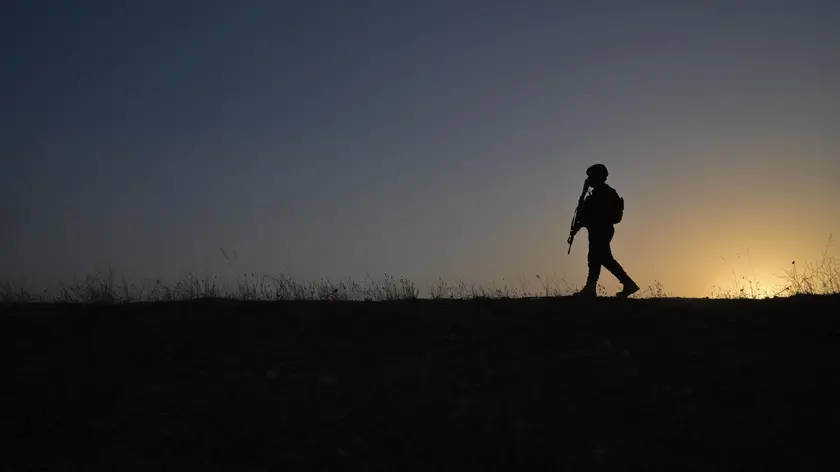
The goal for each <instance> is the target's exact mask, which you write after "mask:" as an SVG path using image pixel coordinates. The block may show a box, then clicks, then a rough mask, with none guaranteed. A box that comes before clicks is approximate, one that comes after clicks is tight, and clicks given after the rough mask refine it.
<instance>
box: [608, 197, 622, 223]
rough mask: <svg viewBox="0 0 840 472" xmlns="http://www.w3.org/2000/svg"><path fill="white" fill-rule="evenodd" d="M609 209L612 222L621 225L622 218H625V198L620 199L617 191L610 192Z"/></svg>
mask: <svg viewBox="0 0 840 472" xmlns="http://www.w3.org/2000/svg"><path fill="white" fill-rule="evenodd" d="M609 209H610V211H609V219H610V222H611V223H612V224H614V225H616V224H618V223H621V220H622V218H624V198H622V197H620V196H619V195H618V192H616V191H615V189H613V191H612V192H610V205H609Z"/></svg>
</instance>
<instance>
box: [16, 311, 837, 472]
mask: <svg viewBox="0 0 840 472" xmlns="http://www.w3.org/2000/svg"><path fill="white" fill-rule="evenodd" d="M0 369H1V370H0V374H1V375H2V376H1V377H0V444H2V449H0V450H2V454H0V469H2V470H4V471H6V470H8V471H26V470H49V471H52V470H62V471H63V470H68V471H70V470H72V471H87V470H103V471H163V470H167V471H168V470H172V471H189V470H195V471H205V470H206V471H212V470H237V471H262V470H325V471H334V470H384V471H403V470H408V471H413V470H464V469H481V470H499V469H508V470H511V469H519V470H540V469H549V468H550V469H553V470H575V471H579V470H692V471H693V470H697V471H712V470H714V471H729V470H768V469H773V470H785V471H794V470H796V471H805V470H840V469H838V468H840V452H839V451H840V450H838V447H837V446H838V444H840V441H838V437H840V436H838V433H839V432H840V408H838V402H840V297H824V298H793V299H775V300H764V301H755V300H744V301H725V300H678V299H668V300H637V301H624V302H621V301H618V300H609V299H605V300H597V301H590V302H584V301H579V300H574V299H568V298H566V299H538V300H477V301H457V300H455V301H432V300H423V301H409V302H383V303H350V302H285V303H237V302H226V301H215V302H191V303H172V304H163V305H136V306H122V307H114V306H112V307H108V306H100V307H97V306H60V305H52V306H50V305H44V306H38V305H27V306H18V307H14V306H5V307H0ZM546 466H548V467H546Z"/></svg>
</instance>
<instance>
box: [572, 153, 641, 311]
mask: <svg viewBox="0 0 840 472" xmlns="http://www.w3.org/2000/svg"><path fill="white" fill-rule="evenodd" d="M586 175H587V179H586V183H585V188H588V187H592V193H591V195H589V196H588V197H586V199H585V200H584V201H583V204H582V206H581V208H579V209H578V213H577V219H576V221H575V222H574V224H573V226H572V236H574V234H576V233H577V232H578V231H580V229H581V228H586V232H587V233H589V255H588V258H587V259H588V263H589V275H588V276H587V278H586V285H585V286H584V287H583V289H582V290H581V291H580V292H577V293H575V295H576V296H591V297H594V296H596V293H595V287H596V285H597V283H598V278H599V277H600V275H601V266H604V267H606V268H607V270H609V271H610V272H612V274H613V275H614V276H615V277H616V278H617V279H618V280H619V282H621V284H622V285H623V290H622V291H620V292H618V293H617V294H616V295H615V296H616V297H621V298H626V297H628V296H630V295H632V294H634V293H636V292H638V291H639V286H638V285H636V282H634V281H633V279H631V278H630V276H629V275H627V272H625V271H624V269H623V268H622V267H621V264H619V263H618V262H617V261H616V260H615V258H614V257H613V255H612V250H611V249H610V242H611V241H612V238H613V235H614V234H615V226H614V225H615V224H616V223H618V222H620V221H621V219H622V217H623V213H624V200H623V199H622V198H621V197H619V196H618V192H616V191H615V189H613V188H612V187H610V186H609V185H607V175H609V173H608V172H607V167H606V166H605V165H603V164H595V165H593V166H591V167H589V168H588V169H586ZM570 241H571V237H570Z"/></svg>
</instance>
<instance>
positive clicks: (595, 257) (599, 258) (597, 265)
mask: <svg viewBox="0 0 840 472" xmlns="http://www.w3.org/2000/svg"><path fill="white" fill-rule="evenodd" d="M587 232H588V233H589V254H588V255H587V263H588V264H589V274H588V275H587V277H586V286H585V289H587V290H593V291H594V290H595V288H596V287H597V285H598V279H599V278H600V277H601V266H602V265H603V261H604V253H605V252H607V253H609V244H610V243H609V239H605V234H604V233H603V232H601V231H598V230H594V231H593V230H587Z"/></svg>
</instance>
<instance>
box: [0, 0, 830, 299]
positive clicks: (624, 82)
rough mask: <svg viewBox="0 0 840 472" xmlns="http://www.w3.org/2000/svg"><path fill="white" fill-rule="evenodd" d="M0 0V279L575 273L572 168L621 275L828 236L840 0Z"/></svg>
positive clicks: (741, 261) (691, 274)
mask: <svg viewBox="0 0 840 472" xmlns="http://www.w3.org/2000/svg"><path fill="white" fill-rule="evenodd" d="M2 8H3V10H2V12H3V14H2V16H0V39H1V40H0V48H2V89H0V94H2V95H0V100H2V108H0V110H2V112H1V113H2V114H1V115H0V116H2V128H1V129H0V152H2V174H0V196H1V197H2V200H0V224H2V232H0V278H2V279H7V280H8V279H11V280H21V281H26V282H27V283H35V284H53V283H59V282H62V281H69V280H72V278H73V276H74V274H76V275H80V276H81V275H84V274H86V273H93V272H97V271H102V270H106V269H107V267H108V266H111V267H112V268H113V269H114V270H115V271H116V273H117V274H118V275H125V276H127V277H131V278H146V277H149V278H164V279H167V280H168V279H171V278H175V277H178V275H179V273H181V271H187V272H192V273H194V274H197V275H199V276H205V275H216V276H219V277H224V278H229V277H235V276H236V275H237V274H240V275H241V274H244V273H248V274H251V273H256V274H275V275H276V274H286V275H290V276H293V277H295V278H299V279H314V278H320V277H330V278H333V279H337V278H340V277H345V276H350V277H354V278H356V279H362V278H364V276H365V274H370V275H371V276H372V277H374V278H378V277H380V276H381V275H382V274H384V273H388V274H393V275H395V276H406V277H409V278H411V279H414V280H415V281H416V282H417V283H418V285H419V286H420V288H421V289H422V288H425V287H427V286H428V285H430V284H432V283H433V282H435V281H436V280H437V279H438V277H441V278H443V279H444V280H446V281H448V282H453V283H457V282H458V281H460V280H463V281H469V282H474V283H481V284H487V283H491V282H493V281H495V282H496V284H497V285H500V284H501V283H507V284H509V285H513V286H516V287H519V285H520V280H521V278H523V277H524V278H525V279H529V280H532V282H531V285H530V287H529V288H530V289H532V290H538V289H539V288H540V285H539V282H537V281H534V280H533V278H534V275H535V274H541V275H542V276H543V277H546V276H548V277H557V278H561V277H562V278H564V279H565V280H566V281H567V282H568V283H570V284H574V285H581V284H582V283H583V281H584V278H585V274H586V262H585V252H586V235H585V233H581V234H580V235H579V238H578V241H577V242H576V243H575V244H576V245H575V247H574V248H573V252H572V254H571V255H569V256H567V255H566V249H567V247H566V243H565V241H566V237H567V233H568V226H569V220H570V218H571V216H572V212H573V210H574V206H575V203H576V199H577V196H578V194H579V193H580V186H581V183H582V182H583V179H584V177H585V175H584V172H585V170H586V167H587V166H588V165H590V164H592V163H595V162H602V163H604V164H606V165H607V166H608V168H609V169H610V178H609V180H608V183H610V184H612V185H613V186H614V187H615V188H616V189H617V190H618V191H619V192H620V193H621V194H622V196H624V197H625V199H626V205H627V209H626V213H625V220H624V221H623V222H622V223H621V224H619V225H618V226H617V231H616V237H615V240H614V243H613V252H614V254H615V255H616V258H617V259H618V260H619V261H620V262H621V263H622V264H623V265H624V266H625V268H626V269H627V270H628V272H629V273H630V275H631V276H633V277H634V278H635V279H637V281H638V283H639V284H640V285H642V286H643V287H647V286H648V285H650V284H652V283H653V282H654V281H655V280H658V281H660V282H661V283H662V284H663V285H664V286H665V289H666V290H667V291H668V292H669V293H672V294H676V295H686V296H704V295H708V294H709V293H710V291H711V289H712V287H713V286H715V285H717V286H721V285H727V284H728V283H730V282H732V281H733V273H735V276H736V277H737V276H740V275H748V276H750V277H753V276H755V277H757V278H758V279H760V280H762V281H764V282H765V283H768V282H769V281H770V279H768V277H770V275H768V274H771V273H773V272H780V271H781V270H784V269H786V268H788V267H789V265H790V262H791V261H792V260H794V259H796V260H797V261H799V260H802V261H804V260H808V259H816V258H817V257H818V256H819V255H820V253H821V252H822V251H823V249H824V248H825V246H826V243H827V241H828V238H829V235H830V234H834V235H838V234H840V185H838V181H840V152H838V151H840V27H838V25H840V2H836V1H809V0H797V1H794V0H790V1H774V0H766V1H710V2H699V1H684V2H683V1H673V0H662V1H636V2H629V1H587V2H583V1H581V2H565V1H559V0H555V1H547V0H534V1H527V0H523V1H504V2H503V1H494V0H487V1H481V2H479V1H469V2H467V1H459V0H439V1H435V0H432V1H422V2H421V1H408V0H406V1H399V0H352V1H351V0H343V1H337V0H336V1H320V0H308V1H281V0H273V1H269V0H239V1H233V0H202V1H198V0H188V1H181V0H166V1H163V0H143V1H129V0H125V1H105V0H97V1H90V0H79V1H75V2H68V1H57V0H44V1H12V2H11V4H9V3H8V2H7V3H6V4H4V6H3V7H2ZM222 249H224V250H225V251H226V252H227V253H228V254H230V255H231V257H232V255H233V252H234V250H235V251H236V258H235V260H233V261H232V262H231V261H228V260H226V259H225V258H224V257H223V256H222V254H221V250H222ZM602 280H603V281H604V285H606V286H608V287H613V286H615V282H614V280H613V278H612V276H611V275H609V274H608V273H607V272H606V271H604V272H603V276H602Z"/></svg>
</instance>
